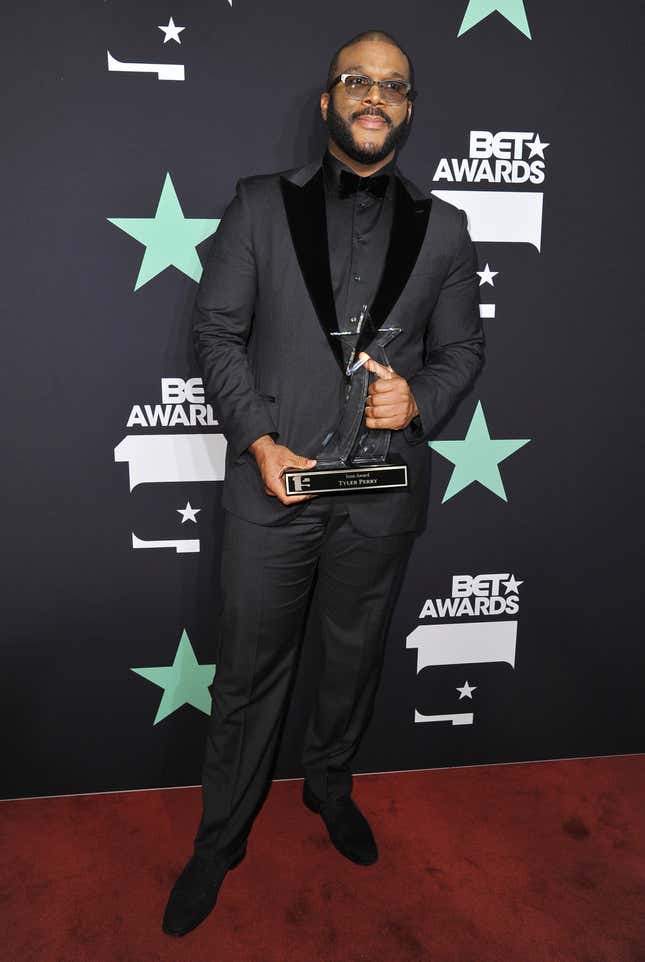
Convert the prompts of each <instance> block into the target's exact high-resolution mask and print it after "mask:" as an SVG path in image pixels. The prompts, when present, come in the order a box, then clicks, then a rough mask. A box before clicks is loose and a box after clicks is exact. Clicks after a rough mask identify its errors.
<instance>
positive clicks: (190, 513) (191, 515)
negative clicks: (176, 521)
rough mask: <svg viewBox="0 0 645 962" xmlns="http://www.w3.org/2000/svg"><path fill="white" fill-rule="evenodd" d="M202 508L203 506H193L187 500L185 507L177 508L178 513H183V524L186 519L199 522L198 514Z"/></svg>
mask: <svg viewBox="0 0 645 962" xmlns="http://www.w3.org/2000/svg"><path fill="white" fill-rule="evenodd" d="M201 510H202V509H201V508H191V506H190V501H187V502H186V507H185V508H177V513H178V514H180V515H181V523H182V524H184V523H185V522H186V521H194V522H195V524H197V518H196V515H197V514H198V512H200V511H201Z"/></svg>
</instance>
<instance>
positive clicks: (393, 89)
mask: <svg viewBox="0 0 645 962" xmlns="http://www.w3.org/2000/svg"><path fill="white" fill-rule="evenodd" d="M338 83H341V84H342V85H343V89H344V91H345V93H346V94H347V96H348V97H349V99H350V100H362V99H363V98H364V97H365V96H366V95H367V94H368V93H369V91H370V90H371V89H372V87H374V86H376V87H378V88H379V93H380V95H381V99H382V100H383V103H386V104H402V103H403V101H404V100H405V99H406V97H409V99H410V100H412V99H413V98H414V94H413V92H412V84H411V83H408V81H407V80H372V78H371V77H365V76H363V74H358V73H340V74H338V76H337V77H335V78H334V80H332V82H331V83H330V84H329V87H328V88H327V91H328V92H329V91H330V90H331V89H332V87H335V86H336V84H338Z"/></svg>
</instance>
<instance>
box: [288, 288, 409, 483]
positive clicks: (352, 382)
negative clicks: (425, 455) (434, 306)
mask: <svg viewBox="0 0 645 962" xmlns="http://www.w3.org/2000/svg"><path fill="white" fill-rule="evenodd" d="M400 333H401V328H400V327H381V328H378V329H377V328H376V327H375V326H374V324H373V322H372V319H371V317H370V314H369V311H368V309H367V305H364V306H363V308H362V310H361V312H360V314H359V315H358V317H351V318H350V320H349V324H348V327H347V330H343V331H334V332H333V336H334V337H337V338H338V339H339V341H340V344H341V346H342V356H343V367H344V373H345V379H346V383H345V394H344V399H343V408H342V412H341V416H340V419H339V421H338V424H337V425H336V427H335V428H334V429H333V430H332V431H330V432H329V433H328V434H327V436H326V437H325V439H324V440H323V443H322V446H321V448H320V451H319V452H318V453H317V454H315V455H312V457H315V458H316V461H317V464H316V467H315V468H310V469H308V470H307V469H305V470H300V469H295V468H293V469H291V468H287V469H286V470H285V471H284V482H285V487H286V492H287V494H332V493H339V492H341V491H380V490H383V489H393V488H407V486H408V468H407V465H406V464H405V462H404V461H403V460H402V459H401V458H399V457H396V456H393V455H389V454H388V452H389V447H390V436H391V433H392V432H391V431H390V430H389V429H387V428H368V427H367V426H366V424H365V401H366V398H367V389H368V387H369V384H370V377H372V378H374V377H375V375H371V374H370V371H368V369H367V368H366V367H365V365H364V363H363V362H362V361H360V360H357V357H356V355H357V354H358V353H359V351H358V345H359V341H360V343H361V344H365V348H364V351H365V353H367V354H369V356H370V357H371V358H373V359H374V360H375V361H378V363H379V364H382V365H384V366H386V367H387V366H388V365H389V361H388V359H387V355H386V353H385V348H386V346H387V345H388V344H389V343H390V341H392V340H394V338H395V337H396V336H397V335H398V334H400Z"/></svg>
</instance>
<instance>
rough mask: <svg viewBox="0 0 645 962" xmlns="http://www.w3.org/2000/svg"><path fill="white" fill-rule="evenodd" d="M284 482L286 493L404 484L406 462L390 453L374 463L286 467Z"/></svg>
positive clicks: (379, 487)
mask: <svg viewBox="0 0 645 962" xmlns="http://www.w3.org/2000/svg"><path fill="white" fill-rule="evenodd" d="M284 483H285V487H286V490H287V494H341V493H346V492H348V491H349V492H354V491H382V490H383V489H385V488H407V486H408V466H407V464H406V463H405V461H403V460H402V459H401V458H396V457H390V458H388V460H387V461H382V462H380V463H378V464H356V465H348V464H346V465H343V466H341V467H329V468H325V467H322V468H312V469H311V471H298V470H295V469H294V470H289V469H287V470H286V471H285V472H284Z"/></svg>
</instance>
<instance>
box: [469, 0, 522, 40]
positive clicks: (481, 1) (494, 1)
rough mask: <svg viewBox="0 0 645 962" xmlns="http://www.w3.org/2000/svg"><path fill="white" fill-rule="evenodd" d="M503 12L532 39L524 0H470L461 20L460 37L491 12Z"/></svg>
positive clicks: (502, 13)
mask: <svg viewBox="0 0 645 962" xmlns="http://www.w3.org/2000/svg"><path fill="white" fill-rule="evenodd" d="M495 12H497V13H501V15H502V16H503V17H506V19H507V20H508V21H509V22H510V23H512V24H513V26H514V27H517V29H518V30H520V31H521V32H522V33H523V34H524V35H525V36H526V37H528V38H529V40H531V39H532V38H531V31H530V29H529V22H528V20H527V19H526V10H525V8H524V0H469V3H468V6H467V7H466V12H465V14H464V19H463V20H462V21H461V26H460V28H459V33H458V34H457V36H458V37H461V35H462V33H466V31H467V30H470V28H471V27H474V26H475V25H476V24H478V23H479V22H480V21H481V20H485V19H486V17H489V16H490V15H491V13H495Z"/></svg>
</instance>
